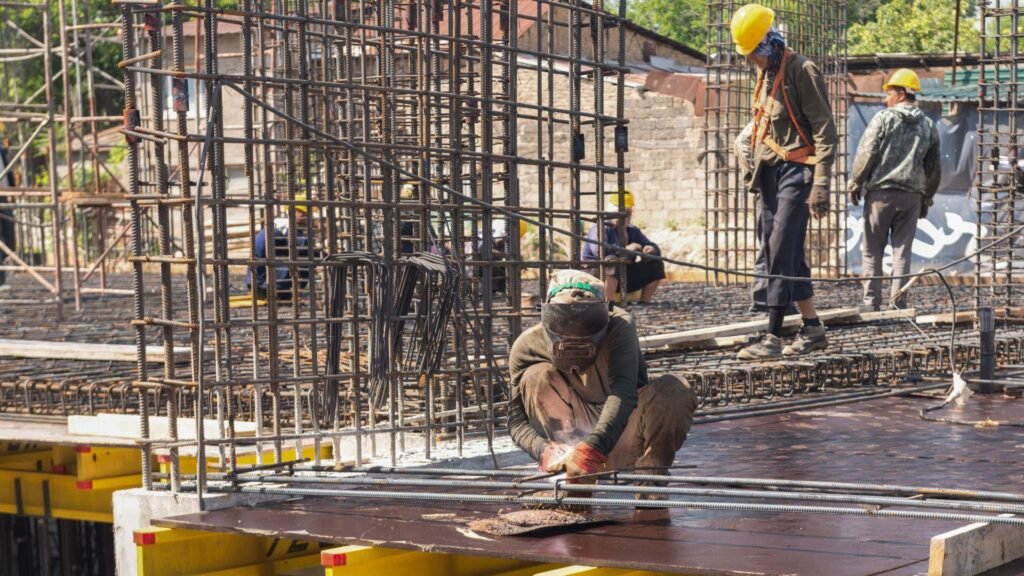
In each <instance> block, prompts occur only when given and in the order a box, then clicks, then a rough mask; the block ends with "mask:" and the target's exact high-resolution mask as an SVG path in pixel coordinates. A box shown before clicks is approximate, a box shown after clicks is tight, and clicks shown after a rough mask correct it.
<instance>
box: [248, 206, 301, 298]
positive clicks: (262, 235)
mask: <svg viewBox="0 0 1024 576" xmlns="http://www.w3.org/2000/svg"><path fill="white" fill-rule="evenodd" d="M305 200H306V195H305V194H296V195H295V201H296V202H304V201H305ZM307 209H308V207H307V206H305V205H303V204H296V205H295V241H296V246H295V252H296V259H298V260H307V259H308V258H309V238H307V237H306V223H307V221H308V217H307V214H306V210H307ZM288 225H289V224H288V216H287V212H286V213H285V215H282V216H279V217H277V218H274V259H275V260H278V261H279V262H278V263H276V264H275V265H274V277H275V279H276V281H275V285H276V289H277V297H278V298H280V299H283V300H287V299H290V298H291V295H292V273H291V270H289V269H288V266H287V265H286V264H285V261H287V260H288V258H289V257H290V251H289V248H288ZM253 257H254V258H256V259H262V258H267V231H266V229H263V230H260V232H259V233H258V234H257V235H256V240H255V242H254V245H253ZM297 272H298V276H299V278H298V281H299V288H300V289H302V288H305V287H306V285H307V284H308V283H309V269H308V267H306V266H303V267H301V268H299V269H298V270H297ZM245 287H246V288H248V289H249V290H251V291H252V293H253V297H254V298H256V299H257V300H266V299H267V288H268V286H267V267H266V266H253V267H251V268H250V269H249V272H248V273H246V275H245Z"/></svg>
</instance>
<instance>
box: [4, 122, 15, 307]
mask: <svg viewBox="0 0 1024 576" xmlns="http://www.w3.org/2000/svg"><path fill="white" fill-rule="evenodd" d="M3 127H4V126H3V124H0V134H2V133H3ZM9 151H10V142H9V141H7V139H6V138H5V139H3V141H0V173H3V172H4V171H5V170H6V171H7V174H5V175H4V176H3V178H0V188H14V185H15V181H14V169H13V168H12V169H10V170H7V163H8V158H10V155H9V154H8V152H9ZM11 201H13V198H8V197H7V196H4V195H3V194H0V242H3V243H4V245H5V246H6V247H7V249H8V250H10V251H11V252H13V251H14V250H16V249H17V241H18V236H17V234H16V233H15V230H14V210H13V209H12V208H9V207H4V206H3V204H7V203H8V202H11ZM6 260H7V253H6V252H4V251H3V250H0V266H3V265H4V262H5V261H6ZM10 288H11V287H10V285H9V284H7V271H5V270H0V291H7V290H10Z"/></svg>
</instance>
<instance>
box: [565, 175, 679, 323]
mask: <svg viewBox="0 0 1024 576" xmlns="http://www.w3.org/2000/svg"><path fill="white" fill-rule="evenodd" d="M622 195H623V198H622V199H623V204H624V206H625V207H626V216H625V219H626V222H625V226H626V242H625V248H626V249H627V250H633V251H636V252H643V253H644V254H652V255H654V256H661V249H660V248H658V245H657V244H655V243H654V242H651V241H650V240H649V239H648V238H647V236H644V233H643V232H641V231H640V228H638V227H637V226H634V225H633V224H631V223H630V219H631V218H632V216H633V203H634V199H633V194H632V193H631V192H630V191H629V189H628V188H627V189H625V191H623V193H622ZM605 210H607V211H609V212H618V211H619V195H618V194H612V195H610V196H609V198H608V203H607V206H606V207H605ZM597 233H598V225H597V224H594V225H593V226H591V227H590V230H589V231H587V239H588V240H594V241H596V240H597V239H598V234H597ZM618 242H619V219H618V218H612V219H609V220H606V221H605V223H604V243H605V244H618ZM606 253H607V251H606ZM600 254H601V248H600V247H599V246H598V245H596V244H591V243H589V242H588V243H585V244H584V245H583V259H584V260H590V261H599V260H601V256H600ZM622 258H625V260H626V261H627V262H629V263H628V264H627V265H626V294H627V295H628V297H629V298H632V299H636V295H635V293H636V292H639V295H638V296H639V302H638V303H648V302H650V301H651V300H653V299H654V294H655V293H656V292H657V291H658V286H660V285H661V281H662V280H664V279H665V263H664V262H662V261H661V260H660V259H646V258H641V257H639V256H630V255H623V256H620V255H618V254H608V255H607V256H606V257H605V260H606V261H612V262H615V261H618V260H620V259H622ZM615 268H616V267H615V266H607V267H606V269H607V272H606V273H605V277H604V283H605V289H606V290H607V294H609V295H610V296H609V297H610V298H613V299H614V298H615V297H616V295H617V294H618V293H619V279H618V278H617V277H616V270H615Z"/></svg>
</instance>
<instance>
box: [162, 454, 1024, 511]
mask: <svg viewBox="0 0 1024 576" xmlns="http://www.w3.org/2000/svg"><path fill="white" fill-rule="evenodd" d="M280 468H281V470H245V471H242V472H240V473H238V474H230V473H229V474H214V475H211V477H210V479H211V486H210V489H211V491H213V492H243V493H251V494H277V495H290V496H325V497H341V498H345V497H351V498H357V499H361V500H366V499H380V500H382V501H389V502H401V501H407V502H461V503H467V502H468V503H477V504H488V503H491V504H501V505H509V504H520V505H525V506H528V507H545V506H546V507H550V506H586V507H591V506H597V507H609V508H615V507H627V508H646V507H651V508H683V509H690V510H719V511H723V510H733V511H756V512H797V513H808V514H835V515H855V516H873V517H879V518H886V517H888V518H915V519H922V520H923V519H932V520H951V521H959V522H986V521H989V522H998V523H1005V524H1017V525H1021V524H1024V520H1021V519H1019V518H1012V517H1008V516H1012V515H1013V514H1015V513H1018V514H1019V513H1020V512H1021V511H1022V510H1024V506H1022V505H1021V504H1020V503H1021V502H1024V494H1017V493H1012V492H995V491H977V490H970V489H962V488H939V487H922V486H902V485H890V484H867V483H851V482H820V481H793V480H786V479H770V478H733V477H709V476H673V475H669V474H667V473H665V472H666V471H664V470H662V471H659V472H647V471H644V470H635V471H616V472H607V473H599V474H595V475H593V476H594V480H599V482H598V483H596V484H572V483H567V482H566V480H565V478H564V476H561V477H556V476H555V475H552V474H540V475H538V474H536V473H533V472H530V471H525V470H469V469H467V470H458V469H443V468H439V469H429V468H428V469H417V468H412V469H409V468H405V469H403V468H377V467H373V468H352V469H346V470H341V471H337V470H330V469H325V468H322V467H318V466H313V467H310V466H308V465H303V464H302V463H291V464H289V465H287V466H281V467H280ZM157 476H158V478H160V479H163V478H165V477H166V475H163V474H160V475H157ZM184 479H185V480H186V483H185V485H184V489H186V490H195V488H196V483H195V480H196V477H195V476H194V475H187V476H184ZM634 482H635V483H636V484H635V485H634V484H632V483H634ZM161 487H165V486H161ZM552 488H553V491H552ZM908 496H909V497H908ZM684 498H685V499H684ZM800 502H803V503H802V504H801V503H800ZM997 515H1002V516H997Z"/></svg>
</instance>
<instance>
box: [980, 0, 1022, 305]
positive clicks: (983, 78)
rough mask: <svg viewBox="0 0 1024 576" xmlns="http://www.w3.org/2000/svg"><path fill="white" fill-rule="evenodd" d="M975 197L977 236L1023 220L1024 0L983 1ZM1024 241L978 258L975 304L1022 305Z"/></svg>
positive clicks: (1016, 239) (1009, 227)
mask: <svg viewBox="0 0 1024 576" xmlns="http://www.w3.org/2000/svg"><path fill="white" fill-rule="evenodd" d="M980 8H981V23H982V26H981V39H982V51H981V52H982V54H981V59H980V68H981V70H980V75H979V81H978V83H979V90H978V99H979V101H978V114H979V118H978V157H977V177H976V178H977V179H976V182H977V196H976V199H975V200H976V210H977V214H978V238H979V241H984V240H985V239H989V238H993V237H996V236H999V235H1005V234H1007V233H1008V232H1009V231H1011V230H1013V229H1014V228H1015V227H1017V226H1020V225H1021V223H1024V199H1022V195H1024V158H1022V157H1021V146H1022V142H1021V129H1022V127H1024V91H1022V88H1021V87H1022V82H1024V32H1022V26H1024V23H1022V19H1024V4H1022V3H1021V2H1020V1H1019V0H1012V1H1010V2H995V3H993V2H984V1H983V2H981V3H980ZM1022 269H1024V243H1022V241H1021V239H1020V235H1019V234H1018V235H1017V236H1016V237H1014V238H1011V239H1010V240H1009V241H1008V242H1006V243H1004V244H1002V245H1001V246H999V247H996V248H994V249H993V250H991V251H989V252H987V253H985V254H979V255H978V256H977V258H976V259H975V279H976V281H977V288H976V303H977V306H978V307H979V308H980V307H983V306H995V307H1000V306H1006V307H1009V306H1020V305H1021V302H1022V299H1021V296H1022V294H1024V273H1022Z"/></svg>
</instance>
